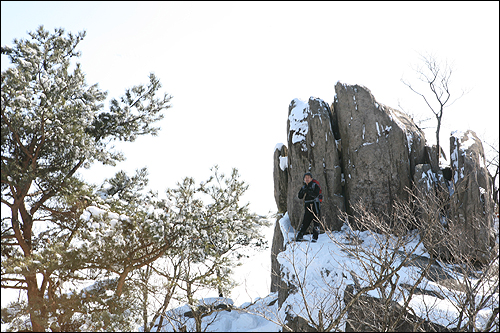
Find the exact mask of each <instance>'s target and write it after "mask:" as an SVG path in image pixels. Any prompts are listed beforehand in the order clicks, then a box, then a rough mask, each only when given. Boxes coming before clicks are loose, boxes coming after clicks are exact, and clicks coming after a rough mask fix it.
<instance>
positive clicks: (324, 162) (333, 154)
mask: <svg viewBox="0 0 500 333" xmlns="http://www.w3.org/2000/svg"><path fill="white" fill-rule="evenodd" d="M287 131H288V156H287V161H288V164H287V166H288V167H287V178H288V184H287V192H288V194H287V211H288V215H289V216H290V220H291V222H292V226H293V227H294V228H295V229H297V228H298V227H299V225H300V223H301V222H302V216H303V215H304V203H303V202H302V200H300V199H299V198H298V192H299V190H300V188H301V187H302V185H303V184H304V182H303V177H304V173H305V172H311V173H312V174H313V177H314V178H315V179H317V180H318V181H319V183H320V184H321V188H322V194H323V203H322V204H321V213H322V216H323V217H324V219H325V222H326V225H327V226H328V227H329V228H332V229H340V227H341V226H342V222H341V221H340V219H339V218H338V216H337V213H338V212H339V211H343V210H344V197H343V196H342V186H341V166H340V160H339V155H338V152H337V143H336V142H335V138H334V136H333V131H332V125H331V111H330V107H329V106H328V104H326V103H325V102H324V101H322V100H321V99H319V98H313V97H311V98H310V99H309V101H308V102H303V101H301V100H299V99H294V100H293V101H292V102H291V103H290V106H289V108H288V122H287ZM276 163H277V161H276V160H275V169H276ZM275 182H276V180H275ZM282 191H283V190H281V189H280V190H279V191H278V192H282ZM275 192H276V190H275Z"/></svg>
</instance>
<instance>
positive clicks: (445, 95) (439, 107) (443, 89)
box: [401, 54, 466, 163]
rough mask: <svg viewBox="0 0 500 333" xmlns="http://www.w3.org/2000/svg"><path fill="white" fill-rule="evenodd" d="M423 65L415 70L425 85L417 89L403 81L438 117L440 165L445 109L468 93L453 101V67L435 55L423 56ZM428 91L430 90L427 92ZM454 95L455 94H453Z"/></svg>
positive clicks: (437, 137) (437, 138) (437, 141)
mask: <svg viewBox="0 0 500 333" xmlns="http://www.w3.org/2000/svg"><path fill="white" fill-rule="evenodd" d="M421 61H422V63H423V65H421V66H417V67H416V68H414V71H415V72H416V74H417V78H418V80H419V81H421V82H422V83H423V85H422V86H419V87H416V86H415V84H411V83H410V82H408V81H405V80H404V79H401V81H402V82H403V83H404V84H405V85H406V86H408V88H410V89H411V90H412V91H413V92H414V93H416V94H417V95H419V96H420V97H422V98H423V99H424V101H425V104H426V105H427V107H428V108H429V109H430V110H431V111H432V113H433V114H434V116H435V117H436V121H437V126H436V146H437V149H436V150H437V152H436V160H437V161H438V163H439V158H440V156H441V148H440V145H439V133H440V131H441V124H442V119H443V111H444V109H445V108H447V107H450V106H451V105H453V103H455V102H456V101H457V100H458V99H459V98H461V97H462V96H463V95H464V94H465V93H466V91H464V90H462V93H461V94H460V95H459V96H458V97H456V98H454V99H452V98H451V97H452V92H451V88H450V79H451V75H452V73H453V67H452V66H450V65H449V64H448V62H444V64H443V63H442V62H440V61H438V60H437V59H436V57H434V56H433V55H429V54H428V55H425V56H424V55H421ZM427 89H428V90H427ZM453 95H454V94H453Z"/></svg>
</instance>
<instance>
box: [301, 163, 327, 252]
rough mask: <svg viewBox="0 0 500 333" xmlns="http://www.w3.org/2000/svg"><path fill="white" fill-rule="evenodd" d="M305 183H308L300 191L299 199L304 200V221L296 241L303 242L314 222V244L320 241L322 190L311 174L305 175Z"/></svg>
mask: <svg viewBox="0 0 500 333" xmlns="http://www.w3.org/2000/svg"><path fill="white" fill-rule="evenodd" d="M304 183H306V184H305V185H304V186H302V188H301V189H300V191H299V199H302V198H304V195H305V199H304V206H305V207H304V208H305V209H304V219H303V220H302V225H301V227H300V229H299V233H298V234H297V237H296V238H295V241H302V240H303V237H304V233H305V232H306V230H307V228H309V225H310V224H311V221H313V220H314V227H313V240H312V241H313V242H316V241H317V240H318V235H319V217H320V215H321V207H320V193H321V188H320V187H319V183H318V181H317V180H314V179H313V176H312V174H311V173H310V172H307V173H305V174H304Z"/></svg>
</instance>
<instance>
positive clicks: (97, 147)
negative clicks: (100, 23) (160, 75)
mask: <svg viewBox="0 0 500 333" xmlns="http://www.w3.org/2000/svg"><path fill="white" fill-rule="evenodd" d="M29 36H30V37H31V38H30V39H21V40H18V39H15V40H14V46H13V47H7V46H6V47H2V54H5V55H7V56H8V57H9V59H10V61H11V63H12V64H13V66H12V67H10V68H8V69H7V70H6V71H4V72H2V79H1V80H2V81H1V82H2V83H1V84H2V87H1V99H2V105H1V145H2V155H1V170H2V172H1V193H2V197H1V202H2V206H3V205H5V206H6V207H7V208H8V210H9V211H10V216H8V217H6V218H3V219H2V288H13V289H20V290H23V291H26V293H27V300H28V303H27V308H26V313H27V314H29V317H30V319H29V322H30V324H31V327H27V328H30V329H32V330H33V331H44V330H46V329H47V328H48V327H49V326H50V320H49V318H50V317H51V316H52V315H54V316H55V315H56V314H58V315H60V314H61V313H62V312H64V311H63V310H68V311H69V310H71V306H73V305H74V306H77V304H80V303H78V302H79V300H80V299H75V302H73V305H71V306H69V305H68V304H69V303H68V302H66V303H61V302H59V301H60V300H62V299H64V298H65V297H66V298H72V297H75V298H78V297H77V295H76V294H73V295H72V296H71V297H69V296H68V295H66V296H64V295H62V294H59V295H58V290H59V291H60V288H62V284H63V283H65V282H67V281H70V280H78V279H83V277H82V276H81V275H80V274H79V273H76V272H78V271H79V270H86V272H87V273H88V274H90V275H93V274H96V275H95V276H93V278H95V277H96V276H97V275H99V274H100V273H101V272H102V269H105V270H107V272H108V273H111V272H114V273H117V274H118V275H119V279H118V280H117V281H115V282H116V283H115V285H114V289H113V294H115V295H116V296H117V297H118V296H120V294H122V293H123V292H124V289H123V281H124V279H125V277H126V276H127V272H128V271H130V270H131V269H134V268H137V265H138V260H139V257H137V256H143V257H141V260H142V261H141V262H147V261H149V260H152V259H153V258H154V257H155V256H156V255H158V254H159V253H160V252H162V250H161V249H160V250H158V249H157V248H154V249H152V248H150V247H149V246H150V245H151V244H152V241H153V240H152V239H145V240H144V241H141V242H140V243H139V244H135V245H136V246H139V248H136V247H133V248H132V249H135V250H136V251H135V252H133V253H131V252H130V249H131V248H128V249H127V251H126V252H124V253H123V254H124V256H120V258H121V259H123V260H122V261H121V262H119V260H121V259H116V258H115V257H113V256H112V253H109V252H106V251H105V250H103V249H105V247H106V245H109V246H110V248H111V246H112V245H113V244H114V243H106V237H107V236H108V238H109V239H111V238H110V237H111V236H110V235H111V234H112V233H113V232H111V233H110V234H109V235H107V236H106V235H100V234H99V233H98V232H94V231H96V230H90V229H89V227H88V224H87V223H84V222H88V221H82V219H80V218H79V216H80V215H81V213H82V212H83V210H84V209H85V208H86V207H87V206H88V205H90V204H91V203H92V202H93V201H96V200H97V199H98V198H97V197H96V196H95V195H94V194H93V191H92V188H91V187H90V186H88V185H87V184H85V182H83V181H82V180H80V179H78V177H77V171H78V170H79V169H80V168H81V167H82V166H84V167H88V166H90V165H91V163H93V162H96V161H98V162H101V163H103V164H108V165H115V164H116V162H117V161H121V160H124V157H123V156H122V154H121V153H119V152H115V151H113V150H112V148H113V147H112V146H110V143H111V142H112V141H114V140H122V141H134V140H135V138H136V137H137V136H139V135H145V134H152V135H156V133H157V132H158V130H159V128H157V127H154V126H152V124H154V123H155V122H157V121H159V120H160V119H162V118H163V115H162V113H161V111H163V110H165V109H167V108H168V107H169V104H168V102H169V100H170V96H168V95H167V94H164V96H161V97H157V92H158V89H159V88H160V87H161V85H160V82H159V80H158V79H157V78H156V77H155V76H154V75H153V74H150V76H149V84H148V85H138V86H135V87H133V88H131V89H127V90H126V92H125V95H124V96H123V97H121V98H120V100H116V99H112V100H111V105H110V108H109V110H108V111H103V105H102V103H101V102H102V101H104V99H105V97H106V93H105V92H103V91H101V90H100V89H99V88H98V86H97V84H94V85H92V86H88V85H87V83H86V82H85V75H84V74H83V72H82V70H81V68H80V64H79V63H77V64H76V66H75V67H74V69H71V68H70V65H71V62H72V60H74V58H75V57H78V56H79V55H80V52H78V51H76V47H77V45H78V44H79V42H80V41H81V40H82V39H83V38H84V37H85V32H81V33H78V34H77V35H74V34H72V33H67V34H66V33H65V31H64V30H63V29H56V30H55V32H54V33H53V34H50V33H49V32H48V31H46V30H45V29H44V28H43V26H40V27H39V28H38V30H37V31H34V32H30V33H29ZM121 180H124V178H123V177H121ZM121 180H120V176H118V177H117V179H116V182H115V183H116V184H115V185H117V184H120V182H121ZM121 183H124V182H121ZM125 183H126V182H125ZM128 185H130V182H129V184H128ZM118 192H119V190H117V193H118ZM133 199H134V198H133V197H130V198H129V197H123V198H120V200H118V199H116V200H115V201H114V202H111V203H103V205H104V206H103V207H101V208H100V209H103V210H105V211H106V212H115V213H116V212H117V210H119V209H124V213H123V214H125V216H126V218H123V219H119V221H120V223H118V224H117V225H119V228H118V229H119V233H120V234H124V233H126V232H136V233H137V234H138V235H145V230H143V229H144V228H145V227H144V226H142V225H141V226H138V225H137V224H138V223H139V222H140V221H144V218H145V217H146V215H145V213H144V212H142V211H134V210H133V208H134V207H137V205H133V204H124V201H123V200H125V201H127V200H129V201H130V200H133ZM113 205H114V206H113ZM5 206H4V207H5ZM4 207H2V208H4ZM2 211H3V209H2ZM108 215H109V214H108ZM108 215H106V214H101V216H100V217H96V218H95V220H93V221H92V223H95V224H96V226H97V225H99V224H103V223H104V224H106V223H107V224H109V223H110V221H112V219H110V218H107V219H104V217H103V216H108ZM45 227H46V228H47V229H46V230H44V228H45ZM41 231H45V232H41ZM77 238H81V239H80V240H81V241H82V242H83V243H84V244H86V245H88V246H87V247H85V248H86V249H87V250H88V251H87V250H81V248H79V247H78V246H77V245H76V244H75V243H74V240H75V239H77ZM134 239H135V238H134ZM125 243H127V241H125ZM125 243H124V244H122V245H123V246H125ZM127 244H128V243H127ZM80 245H81V244H80ZM164 250H165V249H163V252H164ZM158 251H159V252H158ZM101 254H102V255H105V254H108V255H106V256H105V257H100V255H101ZM127 254H128V255H129V256H127ZM160 255H161V254H160ZM108 259H109V260H110V261H109V262H105V260H108ZM108 294H109V293H108ZM84 297H85V295H84ZM111 303H113V302H111V301H110V302H107V301H105V302H104V303H102V304H101V305H102V306H107V307H108V308H109V307H112V304H111ZM94 310H95V308H93V309H87V313H91V312H92V311H94ZM21 312H22V311H21ZM21 312H20V313H21ZM67 315H68V316H69V319H68V318H67V317H65V318H62V317H61V316H59V317H58V318H59V319H60V320H61V323H62V322H64V323H67V322H70V321H71V320H73V321H74V320H75V319H74V318H73V319H71V311H69V312H68V314H67ZM59 319H58V320H59ZM51 320H52V319H51ZM53 323H54V322H53ZM54 324H57V323H54ZM61 325H62V324H61ZM66 328H67V329H72V330H73V329H75V328H74V327H72V328H68V327H66ZM54 329H64V328H62V327H61V326H60V325H59V327H58V328H57V327H56V328H54Z"/></svg>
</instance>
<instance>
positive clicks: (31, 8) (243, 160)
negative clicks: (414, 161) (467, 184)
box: [1, 1, 500, 305]
mask: <svg viewBox="0 0 500 333" xmlns="http://www.w3.org/2000/svg"><path fill="white" fill-rule="evenodd" d="M40 25H44V27H45V28H46V29H48V30H49V31H51V32H52V31H53V30H54V28H60V27H61V28H64V29H65V30H66V31H68V32H73V33H77V32H79V31H83V30H85V31H86V32H87V36H86V38H85V39H84V40H83V41H82V42H81V43H80V44H79V47H78V49H79V50H80V51H81V52H82V56H81V58H79V59H78V62H80V63H81V66H82V69H83V71H84V73H85V74H86V80H87V83H88V84H89V85H91V84H94V83H98V84H99V87H100V88H101V89H102V90H105V91H108V102H109V100H110V99H111V98H119V97H120V96H121V95H122V94H123V93H124V91H125V89H127V88H130V87H132V86H134V85H137V84H141V83H147V82H148V75H149V73H150V72H154V73H155V74H156V76H157V77H158V78H159V79H160V81H161V83H162V85H163V88H162V90H161V92H162V93H163V92H167V93H168V94H170V95H171V96H173V98H172V100H171V105H172V107H171V108H170V109H168V110H167V111H166V112H165V118H164V119H163V120H162V121H161V122H160V123H159V125H160V126H161V128H162V130H161V131H160V133H159V135H158V136H156V137H141V138H138V139H137V140H136V141H135V142H132V143H123V144H117V149H118V150H121V151H122V152H123V153H124V154H125V156H126V157H127V160H126V161H125V162H121V163H119V164H118V165H117V167H116V168H112V167H102V166H99V165H94V166H92V168H91V169H89V170H85V171H83V172H82V173H81V174H82V177H84V178H85V179H86V180H87V181H89V182H92V183H95V184H100V183H101V182H102V181H103V180H104V179H105V178H110V177H112V176H113V175H114V174H115V173H116V172H117V171H119V170H125V171H127V172H128V173H129V174H132V173H133V172H134V171H135V170H136V169H140V168H142V167H148V170H149V177H150V184H149V185H150V188H152V189H153V190H157V191H158V193H159V194H160V196H161V195H162V194H164V191H165V189H166V188H172V187H175V186H176V183H177V182H179V181H181V180H182V179H183V178H184V177H193V178H195V180H196V181H197V182H201V181H203V180H206V179H207V178H208V177H209V176H210V174H211V172H210V168H211V167H212V166H214V165H216V164H218V165H219V166H220V169H221V170H222V171H225V172H226V174H230V171H231V168H233V167H234V168H237V169H238V170H239V172H240V175H241V179H242V180H244V181H245V182H246V183H247V184H248V185H249V189H248V191H247V194H246V195H245V196H244V198H243V199H244V202H249V203H250V208H251V210H252V211H254V212H256V213H258V214H262V215H265V214H268V213H270V212H271V213H274V212H276V211H277V208H276V204H275V200H274V194H273V190H274V189H273V153H274V148H275V147H276V145H277V144H278V143H285V144H286V142H287V129H286V123H287V117H288V106H289V103H290V101H291V100H293V99H294V98H300V99H302V100H305V101H307V99H308V98H309V97H311V96H314V97H319V98H321V99H323V100H324V101H325V102H327V103H328V104H331V103H332V102H333V100H334V96H335V89H334V87H335V84H336V83H337V82H338V81H340V82H342V83H346V84H359V85H362V86H365V87H367V88H368V89H370V91H371V92H372V94H373V95H374V97H375V99H376V100H377V102H379V103H383V104H386V105H388V106H390V107H393V108H398V106H399V105H401V106H402V107H403V108H404V109H405V110H406V111H408V112H410V113H412V114H414V115H415V116H416V117H419V118H427V117H431V116H432V114H430V112H429V111H428V109H427V107H426V105H425V104H424V102H423V101H422V100H421V98H420V97H418V96H416V95H415V94H414V93H413V92H411V91H410V90H409V88H408V87H406V86H405V85H404V84H403V83H402V82H401V79H402V78H405V79H406V80H409V81H414V82H415V80H416V74H415V72H414V71H413V70H412V67H411V66H412V65H416V64H418V63H419V54H426V53H430V54H434V55H435V56H436V57H437V58H439V59H443V60H448V61H449V62H450V63H452V64H453V66H454V68H455V71H454V73H453V77H452V89H453V91H455V92H456V94H457V95H459V94H460V92H461V90H462V89H468V90H469V93H467V94H466V95H464V96H463V97H462V98H461V99H459V100H458V101H457V102H455V103H454V104H453V105H452V106H451V107H450V108H448V109H446V111H445V114H444V117H443V128H442V131H441V133H442V135H441V142H442V145H443V148H444V150H445V152H448V151H449V148H448V146H449V139H448V137H449V133H450V132H451V131H452V130H467V129H472V130H474V131H475V132H476V133H477V134H478V135H479V137H480V138H481V139H483V140H486V141H487V142H489V143H491V144H495V143H496V144H497V147H498V133H499V62H500V61H499V40H500V38H499V30H500V29H499V3H498V2H479V1H474V2H313V1H307V2H295V1H294V2H282V1H279V2H228V1H224V2H187V1H182V2H171V1H169V2H147V1H141V2H128V1H127V2H88V1H85V2H77V1H71V2H69V1H68V2H65V1H57V2H46V1H36V2H23V1H15V2H14V1H2V2H1V45H2V46H3V45H12V40H13V39H14V38H27V37H28V34H27V32H28V31H34V30H36V29H37V28H38V26H40ZM8 66H9V62H8V59H7V58H6V57H5V56H2V57H1V69H2V71H4V70H5V69H6V68H7V67H8ZM108 102H107V103H106V104H105V105H106V106H108V105H109V104H108ZM428 125H429V126H432V125H434V123H433V122H430V123H428ZM434 126H435V125H434ZM426 137H427V139H428V141H429V142H430V143H431V144H432V143H435V139H434V129H433V128H430V129H428V130H427V131H426ZM447 155H449V154H447ZM267 235H268V236H267V237H268V238H269V233H268V234H267ZM261 258H262V259H261ZM269 259H270V258H269V255H268V254H262V255H261V256H259V259H258V260H259V261H261V262H262V263H263V264H264V265H267V266H266V267H269V265H270V260H269ZM253 261H254V262H255V260H253ZM264 261H265V262H264ZM253 273H256V272H253ZM245 274H248V273H241V274H240V275H242V276H243V275H245ZM260 276H261V277H262V279H263V280H265V283H266V284H267V285H266V286H265V287H266V288H268V284H269V279H270V277H269V276H268V275H265V276H264V274H260ZM247 277H248V278H249V279H248V281H249V283H250V282H252V283H254V284H258V282H256V281H257V278H256V277H255V278H253V276H252V275H247ZM256 288H257V289H258V287H256ZM240 290H241V293H243V292H244V290H243V289H240ZM262 290H263V289H262V288H261V289H260V291H262ZM265 295H266V293H264V295H262V294H261V296H265ZM254 296H255V294H252V297H254ZM3 301H4V299H3V298H2V305H3ZM235 302H236V303H238V301H236V300H235Z"/></svg>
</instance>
